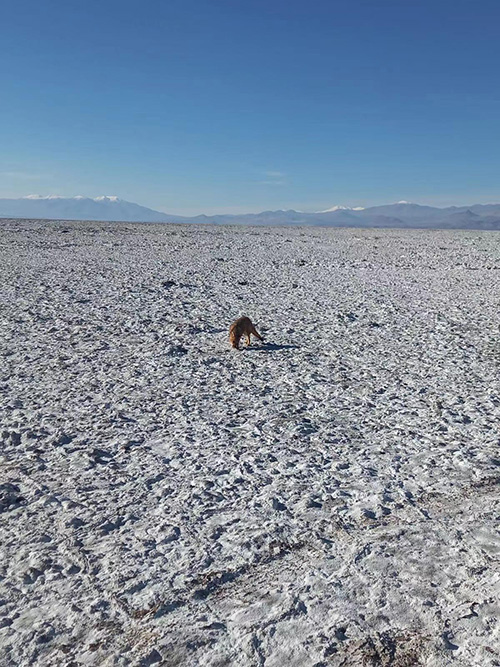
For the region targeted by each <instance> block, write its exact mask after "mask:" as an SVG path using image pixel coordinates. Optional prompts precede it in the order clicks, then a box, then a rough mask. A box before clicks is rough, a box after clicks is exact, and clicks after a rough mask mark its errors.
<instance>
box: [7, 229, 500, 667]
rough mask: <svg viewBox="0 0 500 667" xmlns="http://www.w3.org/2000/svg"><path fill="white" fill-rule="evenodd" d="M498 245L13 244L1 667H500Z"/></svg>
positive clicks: (431, 240) (165, 237)
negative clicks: (244, 322) (234, 331)
mask: <svg viewBox="0 0 500 667" xmlns="http://www.w3.org/2000/svg"><path fill="white" fill-rule="evenodd" d="M499 242H500V234H497V233H494V232H489V233H481V232H425V231H397V230H392V231H381V230H359V229H356V230H341V229H300V228H294V229H292V228H275V229H270V228H258V229H257V228H244V227H240V228H226V227H209V226H206V227H203V226H199V227H196V226H189V227H182V226H173V225H132V224H113V223H109V224H108V223H102V224H101V223H65V222H53V223H47V222H44V223H40V222H36V221H2V222H1V223H0V244H1V245H0V252H1V262H0V277H1V278H0V279H1V285H2V290H1V293H0V306H1V310H2V319H1V322H0V335H1V338H0V340H1V351H0V354H1V361H2V363H1V370H0V401H1V405H0V407H1V422H2V425H1V435H2V440H3V442H2V449H1V453H0V472H1V477H0V534H1V542H0V544H1V559H0V664H1V665H5V666H9V667H10V666H11V665H12V666H16V667H19V666H23V665H48V666H52V665H54V666H59V665H68V666H69V665H138V666H146V665H211V666H214V667H215V666H220V667H222V666H223V665H228V666H229V665H235V666H241V667H246V666H253V665H265V666H266V667H273V666H279V667H281V666H289V665H290V666H297V667H299V666H300V667H308V666H310V667H313V666H315V667H324V666H330V665H334V666H335V665H338V666H341V665H344V666H346V665H393V666H395V667H397V666H399V667H403V666H408V667H409V666H414V665H428V666H435V665H437V666H441V665H463V666H467V667H469V666H471V665H500V632H499V627H500V626H499V614H500V609H499V587H500V568H499V554H500V537H499V530H498V529H499V514H500V510H499V485H498V482H499V479H500V453H499V438H500V433H499V421H498V420H499V417H500V396H499V388H500V380H499V361H500V347H499V345H500V343H499V328H498V324H499V319H498V315H499V312H500V311H499V305H500V304H499V301H500V251H499V248H500V245H499ZM242 314H245V315H249V316H250V317H251V318H252V320H253V321H254V323H255V325H256V327H257V329H258V330H259V331H261V330H262V332H263V334H264V335H265V337H266V340H267V341H268V343H267V344H266V345H261V344H260V343H257V342H256V343H255V344H253V345H252V346H251V348H249V349H245V350H243V351H242V352H236V351H235V350H231V349H230V347H229V343H228V340H227V331H228V327H229V324H230V323H231V321H232V320H234V319H235V318H236V317H238V316H239V315H242Z"/></svg>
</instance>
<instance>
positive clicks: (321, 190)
mask: <svg viewBox="0 0 500 667" xmlns="http://www.w3.org/2000/svg"><path fill="white" fill-rule="evenodd" d="M499 25H500V3H498V0H475V1H472V0H433V1H430V0H419V1H418V2H417V1H414V2H412V1H410V0H328V1H327V0H309V1H308V2H306V1H305V0H301V1H299V0H162V1H161V2H160V1H155V0H145V1H143V2H137V1H134V2H130V1H128V0H120V1H119V2H118V1H116V2H115V1H114V0H100V1H99V2H96V1H94V0H86V1H85V2H76V1H73V0H64V1H62V0H52V1H51V0H44V1H43V2H40V0H37V1H34V0H28V1H26V0H5V1H4V3H2V10H1V13H0V50H1V52H2V54H1V58H0V93H1V99H2V101H1V104H0V197H20V196H23V195H26V194H30V193H40V194H60V195H67V196H73V195H77V194H81V195H86V196H97V195H100V194H111V195H118V196H119V197H121V198H123V199H128V200H130V201H135V202H137V203H140V204H143V205H146V206H150V207H152V208H156V209H159V210H163V211H167V212H170V213H180V214H196V213H201V212H206V213H215V212H224V213H226V212H246V211H260V210H265V209H277V208H297V209H300V210H318V209H321V208H327V207H329V206H333V205H334V204H343V205H352V206H355V205H370V204H378V203H387V202H391V201H397V200H400V199H405V200H410V201H417V202H419V203H428V204H435V205H449V204H458V205H460V204H471V203H476V202H491V201H496V202H498V201H500V179H499V174H500V85H499V84H500V80H499V79H500V40H499V38H498V26H499Z"/></svg>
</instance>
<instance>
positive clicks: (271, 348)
mask: <svg viewBox="0 0 500 667" xmlns="http://www.w3.org/2000/svg"><path fill="white" fill-rule="evenodd" d="M298 347H299V346H298V345H280V344H278V343H262V345H257V346H255V347H254V346H250V347H246V348H245V350H246V351H248V352H279V351H280V350H296V349H298Z"/></svg>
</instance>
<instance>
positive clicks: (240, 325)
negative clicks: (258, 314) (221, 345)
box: [229, 317, 264, 350]
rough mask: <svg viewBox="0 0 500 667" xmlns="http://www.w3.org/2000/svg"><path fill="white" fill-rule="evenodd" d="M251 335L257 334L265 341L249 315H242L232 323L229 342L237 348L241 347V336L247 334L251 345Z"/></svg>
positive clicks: (248, 343) (248, 342)
mask: <svg viewBox="0 0 500 667" xmlns="http://www.w3.org/2000/svg"><path fill="white" fill-rule="evenodd" d="M250 335H253V336H256V337H257V338H258V339H259V340H261V341H264V339H263V338H262V336H261V335H260V333H258V331H257V329H256V328H255V327H254V325H253V324H252V320H251V319H250V318H249V317H240V318H238V319H237V320H235V321H234V322H233V323H232V324H231V328H230V329H229V342H230V343H231V345H232V346H233V347H234V348H236V349H237V350H239V349H240V338H241V337H242V336H246V338H247V345H250Z"/></svg>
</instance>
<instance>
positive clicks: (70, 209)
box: [0, 195, 500, 230]
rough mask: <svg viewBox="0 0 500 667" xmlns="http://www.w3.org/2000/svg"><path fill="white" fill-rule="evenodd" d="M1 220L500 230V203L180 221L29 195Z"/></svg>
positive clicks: (105, 199) (115, 203)
mask: <svg viewBox="0 0 500 667" xmlns="http://www.w3.org/2000/svg"><path fill="white" fill-rule="evenodd" d="M0 218H32V219H47V220H100V221H119V222H186V223H188V222H196V223H213V224H233V225H234V224H244V225H318V226H325V227H378V228H384V227H392V228H403V229H405V228H406V229H408V228H422V229H490V230H495V229H496V230H500V204H474V205H472V206H449V207H447V208H437V207H434V206H422V205H420V204H413V203H410V202H406V201H401V202H397V203H395V204H386V205H382V206H370V207H368V208H362V207H360V206H358V207H355V208H349V207H347V206H333V207H332V208H329V209H327V210H326V211H318V212H315V213H305V212H301V211H294V210H287V211H283V210H279V211H263V212H262V213H247V214H243V215H211V216H207V215H198V216H195V217H182V216H179V215H169V214H167V213H161V212H160V211H154V210H153V209H150V208H146V207H145V206H139V204H134V203H132V202H129V201H125V200H123V199H119V198H118V197H112V196H107V195H103V196H101V197H96V198H94V199H92V198H90V197H82V196H77V197H60V196H56V195H49V196H40V195H28V196H27V197H22V198H21V199H0Z"/></svg>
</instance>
